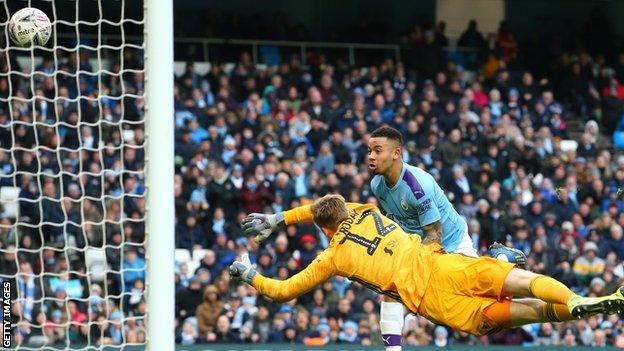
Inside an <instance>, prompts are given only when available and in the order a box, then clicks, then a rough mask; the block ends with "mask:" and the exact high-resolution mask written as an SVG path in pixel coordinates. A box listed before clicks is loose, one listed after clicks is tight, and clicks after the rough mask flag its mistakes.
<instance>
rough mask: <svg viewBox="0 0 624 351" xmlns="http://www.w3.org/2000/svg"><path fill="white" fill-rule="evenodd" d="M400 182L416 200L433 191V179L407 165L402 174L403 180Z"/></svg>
mask: <svg viewBox="0 0 624 351" xmlns="http://www.w3.org/2000/svg"><path fill="white" fill-rule="evenodd" d="M401 180H402V181H403V182H404V183H405V184H406V185H407V187H408V188H409V190H410V192H411V193H412V194H414V196H415V197H416V200H419V199H421V198H423V197H424V196H425V195H427V193H431V192H432V191H433V184H432V180H433V177H432V176H431V175H430V174H429V173H427V172H426V171H425V170H423V169H420V168H418V167H415V166H412V165H409V164H407V163H406V164H405V172H403V179H401Z"/></svg>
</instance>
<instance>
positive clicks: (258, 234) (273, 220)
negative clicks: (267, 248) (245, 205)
mask: <svg viewBox="0 0 624 351" xmlns="http://www.w3.org/2000/svg"><path fill="white" fill-rule="evenodd" d="M277 222H278V221H277V216H276V215H274V214H270V215H266V214H263V213H252V214H250V215H248V216H247V217H245V219H243V221H242V222H241V223H242V225H243V232H245V234H246V235H254V241H255V242H256V243H257V244H260V243H262V242H263V241H265V240H266V238H268V237H269V235H271V233H273V232H274V231H275V229H277Z"/></svg>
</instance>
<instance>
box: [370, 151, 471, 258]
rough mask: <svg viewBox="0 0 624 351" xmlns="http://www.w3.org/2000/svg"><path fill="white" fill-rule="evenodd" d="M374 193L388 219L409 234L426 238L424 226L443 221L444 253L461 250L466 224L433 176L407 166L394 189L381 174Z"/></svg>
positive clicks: (376, 181)
mask: <svg viewBox="0 0 624 351" xmlns="http://www.w3.org/2000/svg"><path fill="white" fill-rule="evenodd" d="M371 189H372V191H373V193H374V194H375V196H376V197H377V200H378V201H379V204H380V206H381V208H382V209H383V210H384V212H385V213H386V216H387V217H388V218H390V219H392V220H393V221H395V222H397V223H398V224H399V225H400V226H401V228H403V230H404V231H405V232H407V233H414V234H418V235H420V236H424V231H423V227H424V226H426V225H429V224H431V223H434V222H436V221H441V222H442V247H443V248H444V250H445V251H446V252H454V251H455V250H456V249H457V248H458V247H459V244H460V243H461V241H462V239H463V237H464V234H465V231H466V221H465V220H464V219H463V218H462V217H461V216H460V215H459V213H457V211H456V210H455V208H454V207H453V205H452V204H451V203H450V202H449V200H448V199H447V198H446V195H445V194H444V192H443V191H442V188H440V186H439V185H438V183H436V181H435V179H434V178H433V177H432V176H431V174H429V173H427V172H426V171H424V170H422V169H420V168H418V167H414V166H410V165H408V164H407V163H405V162H403V169H402V170H401V176H400V177H399V181H398V182H397V183H396V184H395V185H394V186H393V187H392V188H389V187H388V184H386V180H385V179H384V177H383V176H382V175H379V174H378V175H376V176H374V177H373V179H372V180H371Z"/></svg>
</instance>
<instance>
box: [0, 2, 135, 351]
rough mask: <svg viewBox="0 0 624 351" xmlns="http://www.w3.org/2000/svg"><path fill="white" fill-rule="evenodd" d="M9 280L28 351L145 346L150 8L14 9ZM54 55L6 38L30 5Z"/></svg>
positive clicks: (2, 235)
mask: <svg viewBox="0 0 624 351" xmlns="http://www.w3.org/2000/svg"><path fill="white" fill-rule="evenodd" d="M2 6H3V9H2V10H1V11H0V22H1V26H2V27H3V32H4V41H3V43H2V45H1V52H0V200H1V204H2V208H0V212H1V217H0V279H1V280H3V281H11V282H12V287H13V289H12V294H13V299H12V300H13V301H14V302H13V306H12V310H11V313H12V322H13V324H12V325H13V329H12V332H13V341H14V346H15V347H17V348H18V349H24V350H27V349H32V350H39V349H41V347H42V346H43V345H55V346H61V347H65V348H68V349H81V348H85V347H87V346H88V347H90V348H91V347H97V348H101V347H103V345H106V344H107V345H117V347H119V348H124V347H125V346H126V345H132V344H143V343H144V341H145V329H144V318H145V309H146V308H145V301H144V297H143V290H144V289H143V286H144V284H143V280H144V278H145V262H144V259H143V257H144V220H145V199H144V193H145V192H144V172H143V170H144V137H143V136H144V134H143V130H144V128H143V127H144V119H143V118H144V114H143V93H144V88H143V41H142V40H139V41H138V42H137V41H132V40H127V38H130V37H132V38H134V39H136V37H134V36H138V37H139V38H141V35H142V33H143V28H142V27H143V12H142V1H136V0H128V1H123V0H122V1H116V0H99V1H96V0H82V1H81V0H75V1H66V0H62V1H61V0H58V1H43V0H42V1H18V0H14V1H3V4H2ZM27 6H30V7H36V8H38V9H40V10H42V11H44V12H45V13H46V14H47V15H48V17H49V18H50V20H51V21H52V23H53V31H52V37H51V39H50V42H48V44H47V45H46V46H45V47H34V48H18V47H15V46H14V45H13V43H11V42H10V40H9V37H8V35H7V33H6V30H4V29H6V28H7V24H8V20H9V18H10V17H11V15H12V14H13V13H15V12H16V11H17V10H19V9H21V8H23V7H27Z"/></svg>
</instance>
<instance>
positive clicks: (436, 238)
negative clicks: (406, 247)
mask: <svg viewBox="0 0 624 351" xmlns="http://www.w3.org/2000/svg"><path fill="white" fill-rule="evenodd" d="M423 231H424V232H425V238H424V239H423V241H422V244H423V245H429V244H433V243H441V242H442V222H441V221H435V222H433V223H431V224H428V225H426V226H424V227H423Z"/></svg>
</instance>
